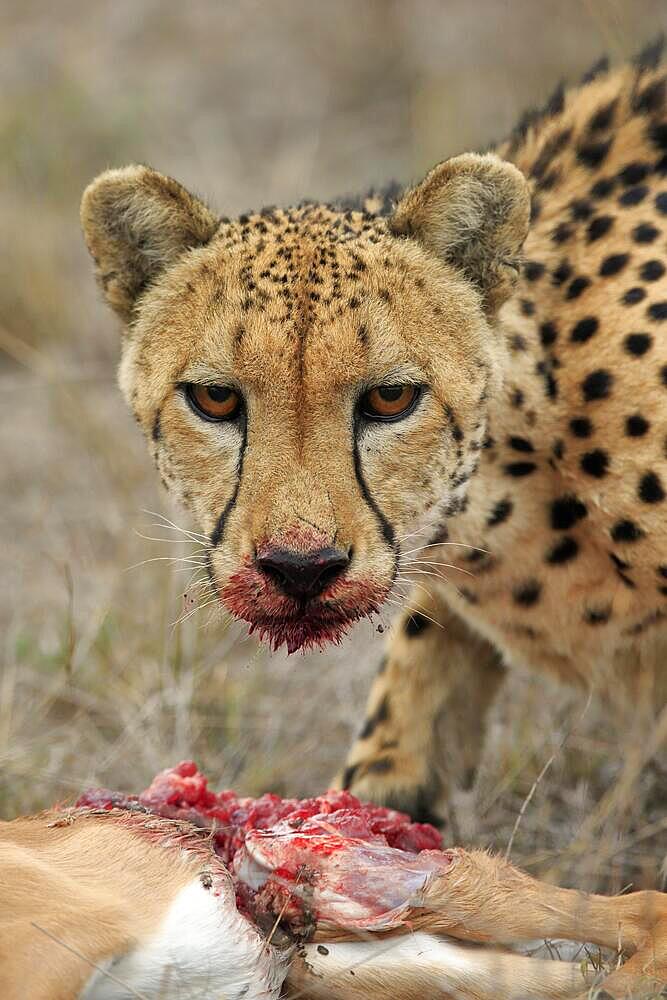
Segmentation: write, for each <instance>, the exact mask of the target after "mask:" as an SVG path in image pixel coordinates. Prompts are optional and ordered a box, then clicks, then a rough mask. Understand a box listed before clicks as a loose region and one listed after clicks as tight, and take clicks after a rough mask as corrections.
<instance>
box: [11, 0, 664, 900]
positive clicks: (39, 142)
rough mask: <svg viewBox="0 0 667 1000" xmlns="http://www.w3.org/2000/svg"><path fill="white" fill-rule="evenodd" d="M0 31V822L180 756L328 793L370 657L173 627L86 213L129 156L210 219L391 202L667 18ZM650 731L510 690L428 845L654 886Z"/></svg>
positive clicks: (371, 10) (243, 11) (652, 1)
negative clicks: (389, 190) (191, 196)
mask: <svg viewBox="0 0 667 1000" xmlns="http://www.w3.org/2000/svg"><path fill="white" fill-rule="evenodd" d="M0 19H1V20H0V149H1V151H2V152H1V154H0V157H1V159H0V217H1V218H2V223H3V225H2V229H3V238H2V250H1V251H0V349H1V350H2V352H3V356H2V358H1V360H0V408H1V410H0V440H1V442H2V443H1V445H0V447H1V468H2V518H1V521H0V523H1V527H0V532H1V534H0V546H1V549H2V553H3V573H2V581H1V587H2V591H1V600H0V623H1V625H0V627H1V629H2V638H3V650H2V652H3V660H2V667H1V670H2V672H1V674H0V814H1V815H3V816H12V815H14V814H16V813H18V812H27V811H30V810H36V809H38V808H40V807H42V806H45V805H47V804H50V803H52V802H53V801H55V800H59V799H64V798H71V797H72V796H75V795H76V794H77V792H78V791H79V790H80V789H82V788H83V787H85V786H86V785H89V784H91V783H101V784H105V785H107V786H111V787H115V788H122V789H132V790H138V789H140V788H142V787H144V786H145V785H146V783H147V782H148V781H149V780H150V778H151V776H152V775H153V774H154V773H155V771H157V770H158V769H160V768H162V767H165V766H167V765H169V764H172V763H174V762H175V761H177V760H179V759H180V758H182V757H186V756H187V757H189V756H192V757H195V758H196V759H197V761H198V762H199V763H200V765H201V766H202V767H203V769H204V770H206V771H207V772H208V773H209V774H210V775H211V776H213V778H214V780H215V782H216V784H218V785H220V786H222V785H233V786H234V787H236V788H238V789H239V790H242V791H247V792H249V793H257V792H261V791H264V790H267V789H272V790H275V791H278V792H281V793H285V794H298V795H303V794H307V793H309V792H315V791H319V790H322V789H324V788H325V787H326V785H327V783H328V781H329V780H330V778H331V776H332V775H333V773H334V772H335V770H336V769H337V767H338V765H339V764H340V762H341V760H342V757H343V754H344V751H345V748H346V745H347V744H348V742H349V740H350V739H351V737H352V736H353V734H354V732H355V730H356V728H357V726H358V724H359V720H360V716H361V713H362V706H363V702H364V698H365V692H366V690H367V687H368V683H369V679H370V676H371V674H372V671H373V669H374V665H375V663H376V662H377V659H378V657H379V655H380V647H381V639H380V637H379V636H377V635H376V634H375V633H374V632H373V630H372V628H371V626H370V625H369V624H367V623H366V624H362V625H361V626H360V627H359V628H358V629H357V632H356V633H355V635H354V636H353V637H352V639H351V640H350V641H349V642H348V643H346V645H345V646H344V647H343V648H341V649H339V650H336V651H334V652H326V653H323V654H318V655H309V656H301V655H296V656H292V657H290V658H289V659H288V658H286V657H285V656H283V655H277V656H273V657H270V656H267V655H266V653H265V652H264V651H261V650H258V649H257V647H256V646H255V644H254V643H253V642H251V641H247V640H244V638H243V632H242V630H240V629H239V628H237V627H236V626H233V627H229V628H226V627H225V626H224V625H223V624H221V622H220V619H219V618H216V619H214V620H213V621H209V618H208V616H209V613H210V610H211V609H205V610H204V611H202V612H200V613H198V614H195V615H193V616H192V618H191V619H190V620H189V621H186V622H185V623H183V624H182V625H179V626H176V627H174V626H173V625H172V623H173V622H174V621H175V620H176V619H177V618H178V617H179V615H180V614H181V612H182V605H181V595H182V592H183V590H184V581H185V580H186V579H187V572H185V573H183V572H181V571H180V569H179V566H178V564H176V566H172V565H170V563H169V562H168V561H163V557H165V556H168V555H169V556H170V555H183V554H186V553H187V552H188V551H189V547H188V545H187V544H181V543H180V542H178V538H179V537H180V535H179V533H178V532H174V531H172V530H171V529H170V528H168V527H165V526H164V523H163V524H162V525H161V526H160V525H159V523H158V522H160V518H159V517H156V516H153V515H151V514H148V513H145V512H144V511H158V512H160V513H161V514H162V515H166V516H167V517H169V518H171V519H172V520H175V521H176V522H177V523H178V524H179V525H184V526H186V527H187V526H188V524H187V519H186V517H185V515H184V514H183V513H182V512H175V511H173V510H172V509H171V507H170V506H169V502H168V500H167V498H166V497H165V496H164V495H163V494H161V493H160V491H159V487H158V483H157V477H156V476H155V474H154V472H153V470H152V468H151V466H150V463H149V460H148V458H147V454H146V452H145V449H144V445H143V442H142V441H141V440H140V437H139V434H138V432H137V430H136V428H135V426H134V424H133V423H132V421H131V419H130V417H129V416H128V414H127V413H126V411H125V409H124V406H123V404H122V403H121V400H120V397H119V393H118V391H117V389H116V387H115V383H114V367H115V363H116V359H117V331H116V330H115V328H114V323H113V321H112V319H111V318H110V316H109V315H108V314H107V312H106V311H105V309H104V308H103V306H102V304H101V302H100V300H99V297H98V294H97V292H96V289H95V288H94V284H93V280H92V275H91V269H90V267H89V262H88V260H87V257H86V254H85V251H84V247H83V243H82V240H81V237H80V233H79V227H78V218H77V213H78V200H79V196H80V193H81V191H82V189H83V187H84V186H85V184H86V183H87V182H88V180H90V178H92V177H93V176H94V175H95V174H96V173H97V172H98V171H100V170H101V169H103V168H105V167H107V166H111V165H120V164H124V163H127V162H132V161H142V162H147V163H150V164H152V165H154V166H156V167H158V168H159V169H161V170H163V171H165V172H167V173H171V174H173V175H174V176H176V177H178V178H179V179H180V180H182V181H183V182H184V183H186V184H187V185H189V186H191V187H192V188H193V189H195V190H196V191H198V192H200V193H203V194H204V195H206V196H207V197H209V198H210V200H211V201H212V203H213V204H215V206H216V207H217V208H218V209H219V210H220V211H221V212H223V211H224V213H226V214H232V213H234V212H240V211H242V210H244V209H247V208H248V207H251V206H257V205H259V204H266V203H272V202H284V201H290V200H298V199H300V198H301V197H303V196H305V195H309V196H313V197H322V198H327V197H331V196H334V195H337V194H341V193H345V192H348V191H354V190H357V189H360V188H364V187H366V186H370V185H372V184H378V183H381V182H384V181H387V180H389V179H391V178H399V179H402V180H409V179H411V178H415V177H417V176H419V174H420V173H421V172H423V171H424V170H425V169H426V168H427V167H429V166H430V165H431V164H432V163H433V162H434V161H436V160H438V159H442V158H444V157H446V156H448V155H450V154H453V153H456V152H459V151H462V150H465V149H473V148H479V147H482V146H484V145H486V144H488V143H489V142H490V141H492V140H493V139H494V138H497V137H502V136H503V134H504V133H506V132H507V131H508V129H509V128H510V127H511V125H512V123H513V122H514V120H515V119H516V117H517V116H518V114H519V113H520V112H521V111H522V110H523V109H524V108H525V106H526V105H530V104H531V103H537V102H539V101H541V100H542V99H543V98H544V97H545V96H546V95H547V93H548V92H549V91H550V89H551V88H552V87H553V86H554V85H555V84H556V83H557V82H558V80H559V79H560V78H561V76H563V77H565V78H569V79H576V78H577V77H578V75H580V74H581V72H582V71H584V70H585V69H586V68H587V67H588V66H589V65H590V64H591V63H592V62H593V61H595V59H596V58H597V57H598V55H600V54H601V53H602V52H603V51H607V52H608V53H609V54H610V55H611V56H612V58H614V59H621V58H623V57H625V56H628V55H631V54H632V53H634V52H635V51H637V50H638V49H639V48H640V47H641V46H642V45H643V43H645V42H646V41H647V40H649V39H651V38H652V37H653V36H654V35H655V34H657V33H658V32H659V31H660V30H661V29H662V30H665V29H667V7H666V6H665V4H664V0H606V2H602V0H600V2H594V0H588V2H578V0H540V2H539V3H537V2H534V0H502V2H501V0H476V2H475V3H470V2H469V0H451V2H444V0H440V2H439V0H411V2H410V3H407V2H404V3H402V2H400V0H396V2H392V0H361V2H358V0H336V2H335V3H324V2H317V0H276V2H271V3H269V2H264V3H260V2H255V0H235V2H218V3H214V2H201V3H197V4H182V3H180V4H179V3H170V2H164V3H158V2H152V0H140V2H134V0H115V2H100V3H93V4H90V3H88V4H84V3H82V2H81V0H60V2H59V3H58V4H57V5H53V4H47V3H45V2H44V3H40V2H35V0H21V2H18V0H5V2H4V4H3V5H2V12H1V13H0ZM156 524H158V526H157V527H156ZM145 535H148V536H153V537H155V538H158V537H159V538H162V539H166V541H162V542H159V541H150V540H148V539H146V538H144V537H142V536H145ZM174 542H176V544H174ZM153 558H155V559H158V560H160V561H156V562H151V561H150V560H151V559H153ZM137 563H143V565H141V566H138V567H137V568H131V567H133V566H134V565H135V564H137ZM650 737H651V734H647V733H646V732H637V731H636V730H635V729H633V727H632V725H631V724H628V725H627V726H624V727H623V728H621V729H620V730H619V728H618V726H617V725H616V724H611V723H610V722H609V721H608V720H607V719H606V718H605V715H604V713H603V711H602V710H601V709H600V707H599V706H598V705H595V704H591V705H589V706H588V707H586V706H585V704H584V701H583V700H582V697H581V695H573V694H572V693H570V692H567V691H563V690H560V689H558V688H557V687H556V686H550V685H549V684H547V683H546V682H545V681H544V679H541V678H540V679H539V680H538V681H536V680H535V678H534V677H526V676H519V675H517V676H514V677H513V678H512V679H511V681H510V682H509V683H508V685H507V689H506V691H505V693H504V695H503V697H502V698H501V700H500V703H499V704H498V706H497V710H496V712H495V716H494V723H493V726H492V731H491V737H490V740H489V744H488V746H487V751H486V755H485V761H484V767H483V771H482V774H481V776H480V779H479V781H478V784H477V787H476V789H475V790H474V793H473V794H472V795H470V794H468V795H465V796H464V795H458V796H456V798H455V802H454V809H453V813H452V820H453V829H452V832H451V834H450V835H449V836H451V838H452V839H456V838H461V839H462V840H463V841H465V842H467V843H477V844H485V845H491V846H493V847H495V848H497V849H500V850H504V849H505V848H506V845H507V844H508V842H509V840H510V838H511V837H512V831H513V829H514V827H515V825H516V823H517V820H518V821H519V822H518V829H517V830H516V831H515V836H514V840H513V847H512V857H513V858H514V859H515V860H516V861H518V862H520V863H522V864H523V865H524V866H526V867H527V868H528V869H529V870H530V871H531V872H533V873H535V874H539V875H542V876H545V877H548V878H552V879H555V878H558V879H560V880H561V881H563V882H565V883H575V884H578V885H580V886H581V887H585V886H600V887H603V888H604V889H606V890H607V891H620V890H621V889H623V888H624V887H625V886H626V885H628V884H629V883H632V884H634V885H635V886H636V887H644V886H650V885H656V884H659V881H660V874H659V868H660V861H661V858H662V856H663V855H664V853H665V845H666V844H667V817H666V809H665V805H666V802H667V792H666V791H665V789H666V788H667V761H666V760H665V755H664V753H663V755H662V759H659V755H658V757H657V758H654V759H653V760H652V761H650V762H648V763H647V761H646V758H647V756H650V753H651V738H650ZM549 762H551V763H550V764H549V766H548V767H547V768H546V772H545V773H544V774H543V776H542V777H541V779H540V780H539V782H538V783H537V786H536V787H535V786H534V783H535V781H536V779H537V778H538V776H539V775H540V773H541V772H542V771H543V769H544V767H545V765H546V764H548V763H549Z"/></svg>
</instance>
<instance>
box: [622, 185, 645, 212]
mask: <svg viewBox="0 0 667 1000" xmlns="http://www.w3.org/2000/svg"><path fill="white" fill-rule="evenodd" d="M647 194H648V187H647V186H646V184H638V185H637V186H636V187H631V188H628V190H627V191H624V192H623V194H621V195H619V197H618V203H619V205H622V206H623V208H631V207H632V206H633V205H640V204H641V203H642V202H643V200H644V198H645V197H646V195H647Z"/></svg>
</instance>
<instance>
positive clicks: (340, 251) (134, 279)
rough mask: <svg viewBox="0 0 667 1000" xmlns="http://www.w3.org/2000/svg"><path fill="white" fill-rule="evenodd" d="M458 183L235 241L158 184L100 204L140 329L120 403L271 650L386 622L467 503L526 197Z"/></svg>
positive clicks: (121, 304)
mask: <svg viewBox="0 0 667 1000" xmlns="http://www.w3.org/2000/svg"><path fill="white" fill-rule="evenodd" d="M459 161H463V162H459V163H458V168H452V164H456V163H457V161H449V163H446V164H443V165H442V166H441V167H440V168H436V170H435V171H434V172H432V174H431V175H429V177H428V178H427V179H426V181H424V184H423V185H422V186H421V187H420V188H417V189H415V190H414V191H412V192H409V193H408V194H407V195H405V196H404V198H403V200H402V201H401V202H400V203H399V205H398V207H397V208H396V210H395V211H394V213H393V215H392V216H390V217H385V216H381V215H372V214H369V213H368V212H363V211H359V212H338V211H336V210H335V209H333V208H330V207H327V206H323V205H306V206H302V207H299V208H297V209H293V210H287V211H280V210H272V211H265V212H263V213H261V214H258V215H251V216H243V217H241V218H240V219H238V220H235V221H228V220H223V221H222V222H221V221H219V220H217V219H215V218H214V217H213V216H212V215H211V214H210V213H209V212H208V210H207V209H206V208H205V207H204V206H203V205H202V204H201V203H200V202H197V201H196V200H195V199H193V198H192V197H191V196H190V195H188V194H187V192H185V191H184V190H183V189H182V188H181V187H180V186H179V185H176V184H175V182H173V181H171V180H169V179H168V178H164V177H162V176H161V175H159V174H155V173H154V172H153V171H149V170H147V168H127V169H126V170H124V171H110V172H108V173H107V174H104V175H102V177H101V178H99V179H98V180H97V181H96V182H94V184H93V185H91V187H90V188H89V189H88V191H87V192H86V195H85V196H84V202H83V210H82V215H83V223H84V230H85V233H86V238H87V241H88V245H89V247H90V249H91V253H92V254H93V256H94V258H95V260H96V263H97V267H98V273H99V277H100V281H101V283H102V286H103V288H104V291H105V295H106V297H107V299H108V300H109V302H110V304H111V305H112V306H113V307H114V308H115V309H116V311H117V312H118V313H119V314H120V315H121V317H122V318H123V319H124V320H125V322H126V324H127V333H126V336H125V339H124V348H123V357H122V363H121V373H120V381H121V386H122V389H123V391H124V393H125V396H126V398H127V400H128V402H129V403H130V405H131V406H132V408H133V410H134V412H135V414H136V416H137V418H138V420H139V422H140V423H141V425H142V427H143V428H144V430H145V432H146V435H147V437H148V438H149V440H150V441H151V445H152V448H153V453H154V457H155V460H156V463H157V465H158V467H159V469H160V471H161V474H162V477H163V481H164V482H165V484H166V485H167V487H168V488H170V489H173V490H174V491H175V492H176V493H177V494H178V495H179V496H180V498H181V499H182V500H183V501H184V502H185V504H186V505H187V506H189V507H190V509H191V510H192V512H193V514H194V516H195V518H196V520H197V521H198V523H199V525H200V526H201V530H202V531H203V532H205V533H206V536H207V537H208V539H209V543H210V544H209V546H208V556H207V559H208V569H209V574H210V578H211V583H212V586H213V587H214V589H215V591H216V593H217V595H218V597H219V599H220V601H221V602H222V603H223V604H224V605H225V607H226V608H227V609H228V610H229V611H230V612H231V613H232V614H233V615H235V616H236V617H237V618H240V619H242V620H244V621H245V622H247V623H248V624H249V626H250V631H256V632H257V633H258V634H259V635H260V637H261V638H263V639H266V640H267V641H268V642H270V643H271V644H272V645H273V647H274V648H275V647H278V646H280V645H282V644H283V643H284V644H286V646H287V648H288V650H289V651H290V652H291V651H294V650H296V649H300V648H306V647H308V646H313V645H318V646H321V645H323V644H325V643H327V642H331V641H333V642H336V641H338V640H339V639H340V638H341V636H342V635H343V634H344V633H345V631H346V630H347V628H348V627H349V626H350V624H351V623H352V622H354V621H356V620H357V619H359V618H361V617H363V616H371V615H372V614H373V613H374V612H376V611H377V610H378V609H379V608H380V606H381V605H382V603H383V602H384V601H385V600H386V599H387V597H388V595H389V594H390V592H391V590H392V587H393V586H394V584H395V581H396V579H397V574H398V573H399V560H400V556H401V551H402V548H403V549H405V548H409V547H410V541H409V539H407V537H406V536H407V535H408V534H409V533H410V532H411V531H412V530H413V529H414V527H415V525H416V524H419V523H421V524H423V523H432V524H434V525H435V524H438V523H441V521H442V518H443V517H445V516H446V515H447V512H448V511H449V512H451V511H454V510H456V509H458V507H459V505H460V504H461V502H462V500H463V498H464V496H465V490H466V483H467V480H468V478H469V476H470V475H471V474H472V472H473V471H474V469H475V467H476V463H477V458H478V454H479V450H480V448H481V447H482V441H483V438H484V433H485V425H486V407H487V401H488V399H489V398H490V396H492V394H493V393H494V392H495V391H496V388H497V382H498V378H499V372H500V369H501V356H502V350H503V345H502V344H501V343H500V338H499V334H498V333H496V332H495V330H494V328H493V322H492V321H493V317H494V315H495V311H496V309H497V307H498V305H499V304H500V302H501V301H503V299H504V298H505V297H506V296H507V294H508V292H509V289H510V287H511V283H512V276H513V273H514V269H515V263H514V258H515V257H516V254H517V253H518V250H519V247H520V245H521V242H522V240H523V238H524V236H525V229H526V225H527V196H526V193H525V185H524V182H523V179H522V177H521V175H520V174H519V173H518V171H516V170H515V169H514V168H513V167H510V166H509V165H508V164H503V163H502V162H501V161H498V160H496V159H495V158H492V157H484V158H482V157H461V158H459ZM438 171H439V172H440V173H439V174H438V173H437V172H438ZM434 175H435V176H434ZM471 199H472V202H471ZM485 199H486V200H485ZM489 199H492V201H493V206H494V211H493V212H490V211H488V209H489V204H488V200H489ZM498 199H500V202H501V206H502V211H499V210H498V207H497V205H496V201H498ZM489 219H492V220H493V222H492V223H491V222H490V221H489ZM499 220H500V221H499ZM462 227H463V228H462ZM489 227H491V229H492V232H488V231H487V229H488V228H489ZM471 234H472V235H471ZM464 238H465V240H466V241H467V242H462V241H463V240H464ZM513 255H514V256H513Z"/></svg>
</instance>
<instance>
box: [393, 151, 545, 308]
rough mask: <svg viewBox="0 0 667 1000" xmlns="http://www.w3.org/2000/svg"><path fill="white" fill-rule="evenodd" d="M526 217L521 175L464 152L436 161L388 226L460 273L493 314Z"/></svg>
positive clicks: (509, 282) (506, 286)
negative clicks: (460, 154)
mask: <svg viewBox="0 0 667 1000" xmlns="http://www.w3.org/2000/svg"><path fill="white" fill-rule="evenodd" d="M529 219H530V196H529V193H528V184H527V182H526V179H525V178H524V176H523V174H522V173H521V171H519V170H517V168H516V167H515V166H513V165H512V164H511V163H508V162H507V161H505V160H501V159H499V157H497V156H494V155H493V154H487V155H485V156H480V155H478V154H476V153H465V154H464V155H463V156H455V157H454V158H453V159H451V160H445V162H444V163H439V164H438V166H436V167H434V168H433V170H431V171H430V173H429V174H427V176H426V177H425V178H424V180H423V181H422V182H421V184H418V185H417V186H416V187H414V188H412V189H411V190H410V191H408V192H406V194H404V195H403V197H402V198H401V200H400V202H399V203H398V205H397V206H396V209H395V211H394V214H393V216H392V217H391V219H390V222H389V226H390V230H391V232H392V233H394V235H396V236H410V237H413V238H414V239H416V240H418V241H419V242H420V243H421V244H422V245H423V246H425V247H427V249H429V250H431V251H433V252H434V253H436V254H437V255H438V256H439V257H441V258H443V259H444V260H446V261H447V262H448V263H450V264H453V265H454V266H455V267H457V268H459V269H460V270H461V271H463V273H464V274H465V275H466V277H467V278H468V279H469V280H470V281H472V282H473V284H474V285H476V286H477V288H478V289H479V290H480V292H481V293H482V299H483V304H484V310H485V312H486V313H487V315H488V316H493V315H494V314H495V313H496V311H497V310H498V308H499V307H500V306H501V305H502V303H503V302H504V301H505V299H507V298H508V297H509V296H510V294H511V292H512V288H513V286H514V284H515V283H516V280H517V277H518V270H519V260H520V251H521V246H522V244H523V241H524V240H525V238H526V235H527V233H528V224H529Z"/></svg>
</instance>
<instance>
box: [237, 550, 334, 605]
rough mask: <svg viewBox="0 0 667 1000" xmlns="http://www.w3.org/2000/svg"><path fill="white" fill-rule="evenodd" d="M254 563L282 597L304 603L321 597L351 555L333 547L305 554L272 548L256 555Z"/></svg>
mask: <svg viewBox="0 0 667 1000" xmlns="http://www.w3.org/2000/svg"><path fill="white" fill-rule="evenodd" d="M255 562H256V565H257V566H258V567H259V569H260V570H261V571H262V573H264V574H265V576H268V577H269V579H271V580H272V581H273V582H274V583H275V584H276V586H277V587H279V588H280V590H282V592H283V593H284V594H287V596H288V597H295V598H297V600H301V601H307V600H309V599H310V598H312V597H317V595H318V594H321V593H322V591H323V590H325V589H326V588H327V587H328V586H329V584H331V583H333V582H334V580H336V579H337V578H338V577H339V576H340V575H341V573H343V572H344V570H346V569H347V567H348V566H349V564H350V555H349V553H347V552H344V551H343V550H342V549H336V548H326V549H316V550H315V551H313V552H305V553H302V552H294V551H291V550H290V549H273V551H271V552H268V553H266V555H261V556H257V558H256V560H255Z"/></svg>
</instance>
